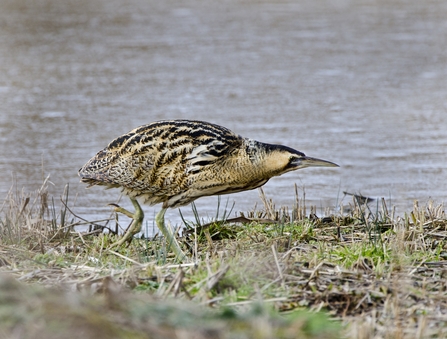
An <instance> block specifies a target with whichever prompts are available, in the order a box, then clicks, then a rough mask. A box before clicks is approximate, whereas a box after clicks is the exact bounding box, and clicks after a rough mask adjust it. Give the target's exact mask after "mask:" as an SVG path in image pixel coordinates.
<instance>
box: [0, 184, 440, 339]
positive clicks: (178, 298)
mask: <svg viewBox="0 0 447 339" xmlns="http://www.w3.org/2000/svg"><path fill="white" fill-rule="evenodd" d="M263 198H264V208H263V210H262V211H256V212H251V213H247V214H246V215H245V216H243V217H241V218H239V221H243V222H242V223H241V222H237V223H234V222H224V223H211V224H209V225H205V227H198V228H196V229H194V228H192V227H190V229H188V231H187V232H185V235H184V236H183V237H182V238H180V241H181V243H182V245H183V246H184V250H185V252H188V253H189V254H190V256H191V260H190V261H189V262H184V263H182V264H180V265H179V264H178V263H177V262H176V261H175V258H173V257H172V256H171V255H170V254H169V253H166V251H165V248H166V244H165V243H164V241H163V239H160V238H156V239H154V240H147V239H135V240H134V241H133V242H132V243H131V244H130V245H129V246H127V247H125V246H123V247H121V248H115V249H110V248H109V245H110V244H111V243H112V242H113V241H114V240H116V238H115V236H114V235H113V234H106V233H104V232H102V229H103V227H104V225H105V222H91V221H90V222H86V221H83V220H81V219H80V218H79V216H75V215H74V214H73V213H75V211H72V210H71V208H70V201H69V200H70V196H69V193H68V189H67V190H66V193H65V194H64V195H63V196H62V197H61V198H59V197H57V198H52V197H49V196H48V193H47V190H46V186H45V183H44V184H43V186H42V188H41V189H40V190H39V191H38V192H33V193H29V194H28V193H23V192H21V193H16V194H13V193H11V194H10V195H9V196H8V197H7V198H6V199H5V201H4V203H3V205H2V208H1V211H0V233H1V238H0V273H2V272H4V273H5V274H7V275H6V276H5V275H3V276H2V277H1V278H0V285H2V287H1V288H0V315H1V317H0V319H2V320H0V328H1V330H0V337H11V335H12V334H14V333H19V334H22V335H21V336H20V335H19V336H18V337H23V338H25V337H30V338H31V336H33V337H35V333H39V334H41V336H44V335H45V336H46V337H48V338H52V337H54V338H56V337H57V338H60V337H61V336H60V333H70V337H71V338H73V337H76V336H74V334H73V333H80V334H79V337H81V336H82V338H90V337H94V336H96V337H98V333H103V334H104V333H105V334H107V336H108V337H112V338H145V337H150V338H339V337H345V338H439V337H441V338H442V337H447V326H446V323H447V293H446V290H447V283H446V280H445V277H446V272H447V270H446V267H447V266H446V265H445V264H446V263H447V261H445V258H446V257H447V250H446V249H447V244H446V237H447V217H446V215H445V212H444V208H443V206H437V205H435V204H429V205H427V206H418V205H417V204H415V206H414V209H413V210H412V211H408V212H407V213H405V214H404V215H401V216H396V215H394V214H393V212H392V210H390V208H389V207H387V206H386V204H385V202H383V201H373V202H371V203H369V205H365V204H364V203H363V202H362V201H360V199H356V198H353V200H352V203H351V204H350V205H349V206H347V208H346V209H345V211H344V212H339V213H337V214H336V215H332V216H328V217H324V218H319V217H317V216H316V215H315V214H314V213H313V211H314V209H313V208H312V207H311V206H310V207H306V206H305V204H304V202H303V201H302V200H301V199H299V198H298V197H297V199H296V204H295V206H292V207H290V208H289V209H284V208H283V209H276V208H275V207H274V205H273V203H272V202H271V201H269V200H268V199H267V198H265V197H263ZM273 200H274V199H273ZM198 214H200V211H199V212H198ZM80 224H84V225H85V224H97V225H96V227H92V232H91V233H90V234H86V233H85V232H84V233H79V232H77V231H76V230H75V229H76V226H79V225H80ZM112 226H114V221H110V222H108V223H107V227H109V228H110V229H111V230H114V227H112ZM190 226H192V225H190ZM194 226H199V225H197V224H195V225H194ZM201 226H203V225H201ZM205 230H206V231H209V234H210V236H211V238H212V243H210V242H209V241H208V240H207V237H206V236H205ZM11 277H12V278H11ZM17 281H20V282H21V283H18V282H17ZM22 283H26V284H22ZM17 311H20V314H22V315H20V316H12V314H18V313H17ZM80 329H82V331H81V330H80ZM36 331H37V332H36ZM39 331H41V332H39Z"/></svg>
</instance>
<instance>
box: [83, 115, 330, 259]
mask: <svg viewBox="0 0 447 339" xmlns="http://www.w3.org/2000/svg"><path fill="white" fill-rule="evenodd" d="M311 166H313V167H315V166H324V167H338V165H337V164H334V163H333V162H329V161H326V160H321V159H317V158H311V157H308V156H306V155H305V154H304V153H302V152H299V151H297V150H294V149H293V148H290V147H287V146H282V145H273V144H266V143H262V142H259V141H256V140H253V139H249V138H244V137H241V136H239V135H237V134H235V133H233V132H232V131H230V130H229V129H227V128H225V127H221V126H218V125H215V124H212V123H208V122H204V121H194V120H165V121H158V122H153V123H151V124H148V125H143V126H140V127H138V128H136V129H134V130H132V131H130V132H129V133H127V134H124V135H122V136H120V137H118V138H116V139H115V140H113V141H112V142H110V143H109V145H108V146H107V147H106V148H104V149H103V150H101V151H99V152H98V153H97V154H96V155H95V156H94V157H93V158H92V159H90V160H89V161H88V162H87V163H86V164H85V165H84V166H83V167H82V168H81V169H80V170H79V175H80V177H81V181H82V182H85V183H87V184H89V186H88V187H90V186H94V185H102V186H106V187H107V188H113V187H120V188H121V189H122V191H123V193H124V194H125V195H127V196H129V197H130V200H131V202H132V204H133V206H134V208H135V212H134V213H131V212H128V211H126V210H124V209H123V208H121V207H118V206H117V207H116V210H117V211H120V212H123V213H125V214H127V215H128V216H131V217H132V218H133V221H132V223H131V225H130V226H129V228H128V229H127V231H126V233H125V234H124V236H123V237H122V238H121V239H120V240H119V241H118V242H116V243H115V244H113V246H116V245H121V244H123V243H124V242H126V241H130V240H131V239H132V237H133V236H134V235H135V234H136V233H138V232H139V231H140V230H141V226H142V223H143V217H144V214H143V211H142V209H141V207H140V204H139V203H138V201H137V199H140V200H141V201H143V202H144V203H147V204H150V205H155V204H158V203H162V208H161V210H160V212H158V213H157V215H156V217H155V221H156V224H157V226H158V228H159V229H160V231H161V232H162V233H163V235H164V236H165V238H166V239H167V242H168V246H167V247H168V250H169V249H170V247H171V246H172V249H173V251H174V253H175V254H176V256H177V257H179V258H182V257H184V256H185V255H184V253H183V251H182V250H181V248H180V246H179V244H178V242H177V240H176V238H175V236H174V234H173V232H172V230H171V229H170V228H168V227H166V226H165V222H164V216H165V213H166V210H167V209H168V208H174V207H180V206H183V205H186V204H189V203H191V202H193V201H194V200H196V199H198V198H200V197H204V196H210V195H220V194H229V193H236V192H241V191H246V190H251V189H254V188H257V187H260V186H262V185H264V184H265V183H266V182H267V181H268V180H269V179H270V178H272V177H274V176H279V175H282V174H284V173H287V172H290V171H295V170H297V169H300V168H305V167H311Z"/></svg>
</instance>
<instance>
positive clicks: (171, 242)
mask: <svg viewBox="0 0 447 339" xmlns="http://www.w3.org/2000/svg"><path fill="white" fill-rule="evenodd" d="M166 210H167V208H165V207H163V208H162V209H161V211H160V212H158V213H157V215H156V216H155V222H156V223H157V226H158V229H159V230H160V231H161V233H163V235H164V236H165V238H166V241H167V247H166V252H169V250H170V249H171V247H172V250H173V251H174V253H175V256H176V258H177V259H178V260H179V261H183V260H184V259H186V258H187V256H186V255H185V253H183V251H182V249H181V248H180V245H179V243H178V241H177V239H176V238H175V236H174V234H173V232H172V230H171V229H170V228H169V227H166V225H165V213H166Z"/></svg>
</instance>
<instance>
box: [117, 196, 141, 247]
mask: <svg viewBox="0 0 447 339" xmlns="http://www.w3.org/2000/svg"><path fill="white" fill-rule="evenodd" d="M130 200H131V202H132V204H133V205H134V207H135V213H132V212H129V211H128V210H126V209H125V208H123V207H121V206H119V205H117V204H110V205H111V206H113V207H114V211H115V212H117V213H122V214H124V215H126V216H128V217H129V218H132V219H133V220H132V223H131V224H130V225H129V227H128V228H127V230H126V231H125V232H124V234H123V236H122V237H121V239H119V240H118V241H115V242H114V243H113V244H111V245H110V248H113V247H119V246H121V245H123V244H124V243H126V242H127V243H129V244H130V242H131V241H132V239H133V236H134V235H135V234H137V233H138V232H140V230H141V225H142V224H143V218H144V213H143V210H142V209H141V207H140V204H139V203H138V201H137V200H135V199H132V198H131V199H130Z"/></svg>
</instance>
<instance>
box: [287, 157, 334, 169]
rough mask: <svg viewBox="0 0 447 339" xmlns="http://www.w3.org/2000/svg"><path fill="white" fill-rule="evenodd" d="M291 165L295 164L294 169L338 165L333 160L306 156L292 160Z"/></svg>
mask: <svg viewBox="0 0 447 339" xmlns="http://www.w3.org/2000/svg"><path fill="white" fill-rule="evenodd" d="M291 165H295V166H296V167H295V168H296V169H298V168H305V167H340V166H338V165H337V164H335V163H333V162H330V161H326V160H322V159H317V158H312V157H307V156H304V157H301V158H297V159H295V160H293V161H292V163H291Z"/></svg>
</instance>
